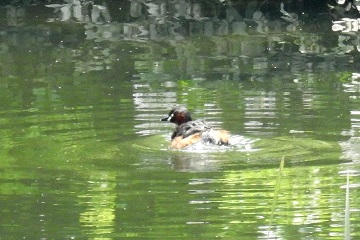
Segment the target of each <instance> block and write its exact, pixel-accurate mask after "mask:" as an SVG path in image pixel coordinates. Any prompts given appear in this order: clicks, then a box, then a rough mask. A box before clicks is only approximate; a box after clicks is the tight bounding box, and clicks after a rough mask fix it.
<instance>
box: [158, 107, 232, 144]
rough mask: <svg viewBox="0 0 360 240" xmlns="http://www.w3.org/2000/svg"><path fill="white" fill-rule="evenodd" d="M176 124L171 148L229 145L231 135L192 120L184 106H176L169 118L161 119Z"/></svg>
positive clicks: (202, 122) (202, 121)
mask: <svg viewBox="0 0 360 240" xmlns="http://www.w3.org/2000/svg"><path fill="white" fill-rule="evenodd" d="M160 121H167V122H171V123H175V124H176V128H175V130H174V132H173V133H172V135H171V144H170V147H171V148H174V149H184V148H186V147H188V146H191V145H193V144H195V143H198V142H202V143H205V144H215V145H229V139H230V133H229V132H228V131H226V130H215V129H214V128H213V127H212V126H211V125H209V124H208V123H206V122H205V121H204V120H192V118H191V115H190V112H189V111H188V109H187V108H186V107H184V106H175V107H174V108H172V109H171V111H170V112H169V114H168V116H166V117H164V118H162V119H160Z"/></svg>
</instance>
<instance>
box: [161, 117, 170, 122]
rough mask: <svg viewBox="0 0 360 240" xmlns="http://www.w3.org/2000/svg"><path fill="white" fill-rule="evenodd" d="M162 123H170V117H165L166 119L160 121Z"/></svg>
mask: <svg viewBox="0 0 360 240" xmlns="http://www.w3.org/2000/svg"><path fill="white" fill-rule="evenodd" d="M160 121H162V122H167V121H170V117H169V116H168V117H164V118H162V119H160Z"/></svg>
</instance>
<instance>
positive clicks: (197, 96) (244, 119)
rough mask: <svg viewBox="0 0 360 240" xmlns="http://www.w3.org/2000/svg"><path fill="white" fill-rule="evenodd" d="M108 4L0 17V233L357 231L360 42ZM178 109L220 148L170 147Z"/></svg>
mask: <svg viewBox="0 0 360 240" xmlns="http://www.w3.org/2000/svg"><path fill="white" fill-rule="evenodd" d="M125 2H126V3H127V4H125ZM199 2H201V1H199ZM122 4H123V6H129V9H130V10H129V9H128V10H129V11H130V15H131V17H129V18H128V19H127V21H123V22H121V21H120V20H121V19H118V21H112V20H110V19H107V17H108V18H110V15H106V14H110V13H108V12H106V9H108V8H110V6H108V7H106V6H105V5H104V6H102V7H100V6H98V5H96V6H94V8H93V10H92V11H93V14H94V15H95V14H98V15H96V16H102V17H99V18H98V19H96V18H95V16H94V15H92V21H90V20H89V19H87V20H86V19H82V21H80V20H81V19H79V16H78V15H76V14H75V13H76V11H75V10H76V8H77V7H79V8H81V6H78V5H76V4H75V2H74V3H73V5H71V4H70V5H71V6H72V7H73V8H69V5H66V4H65V5H60V4H59V5H48V6H44V5H30V6H21V7H19V6H15V7H14V6H8V7H6V8H5V7H4V8H1V12H2V13H6V14H7V15H6V16H7V17H6V18H2V19H1V21H2V23H1V26H2V30H1V34H0V38H1V50H0V51H1V55H0V134H1V138H0V146H1V148H0V149H1V150H0V173H1V174H0V204H1V209H0V239H122V238H134V239H148V238H151V239H214V238H224V239H351V238H352V239H357V238H359V237H360V214H359V211H360V209H359V203H360V192H359V178H358V175H359V170H360V164H359V162H360V138H359V137H360V124H359V123H360V104H359V103H360V98H359V96H360V94H359V93H360V80H359V78H360V73H359V72H357V71H358V69H357V67H358V64H357V62H358V60H359V59H358V58H359V56H358V55H359V53H358V52H357V49H356V46H355V44H356V41H355V40H356V39H357V35H356V34H358V33H353V34H352V35H344V34H342V33H341V34H338V33H335V32H332V31H331V26H330V28H328V29H327V27H329V26H328V25H326V24H324V25H321V26H324V29H322V30H323V31H322V32H321V31H318V32H316V31H312V32H311V31H305V30H301V29H300V26H299V25H294V26H291V27H295V28H296V30H297V31H291V32H290V31H289V30H288V28H287V27H289V25H290V23H286V22H285V23H284V22H282V23H281V22H280V23H279V22H275V21H274V22H262V23H261V22H259V21H257V22H256V21H255V22H253V23H249V22H248V21H240V20H239V21H234V20H229V19H226V20H222V21H215V20H214V21H204V19H200V20H199V19H197V20H196V21H194V19H192V21H189V25H188V26H187V27H188V29H187V30H188V31H189V34H184V33H183V32H182V31H180V30H184V29H183V28H181V27H180V26H179V25H181V24H183V22H181V21H179V22H171V23H168V22H166V23H163V22H162V21H163V19H162V18H161V19H157V18H155V17H154V16H152V15H151V14H150V16H148V18H146V19H144V18H143V17H144V16H142V15H141V14H140V12H141V11H140V10H141V4H140V3H139V2H136V3H135V2H131V1H129V2H127V1H123V3H122ZM154 4H155V3H154ZM155 5H156V4H155ZM196 6H198V5H196ZM196 6H193V7H194V8H195V7H196ZM199 6H202V5H199ZM152 7H154V6H152ZM139 9H140V10H139ZM150 9H151V6H150ZM228 10H229V9H228ZM230 10H231V9H230ZM230 10H229V11H230ZM72 11H73V12H72ZM96 11H99V12H100V13H99V12H96ZM104 11H105V12H104ZM139 11H140V12H139ZM149 11H150V10H149ZM150 12H151V11H150ZM29 13H34V14H33V15H32V16H29V15H31V14H29ZM59 13H62V15H59ZM67 14H70V15H72V14H73V16H72V17H68V19H64V18H66V16H68V15H67ZM83 14H84V13H83ZM113 14H114V13H113ZM120 15H121V14H120ZM120 15H119V16H120ZM25 16H26V18H25ZM84 16H85V17H86V16H87V17H89V16H88V15H86V14H85V15H84ZM121 16H122V15H121ZM254 16H255V15H254ZM113 18H114V16H113ZM119 18H120V17H119ZM24 19H27V21H25V20H24ZM99 19H101V21H103V22H97V20H98V21H100V20H99ZM130 20H131V21H130ZM263 20H264V19H263ZM125 22H126V23H125ZM265 23H266V24H270V23H272V24H273V25H271V26H270V25H269V27H268V28H264V29H266V30H267V31H268V32H266V33H265V32H264V31H265V30H264V31H262V30H261V29H260V30H259V27H264V26H262V25H261V24H265ZM166 24H169V25H171V26H172V27H173V29H171V28H170V27H169V26H168V25H166ZM176 24H179V25H176ZM226 24H228V25H231V24H232V25H231V26H232V28H230V27H229V29H232V30H231V31H233V32H228V31H225V30H226V26H228V25H226ZM276 24H280V25H279V26H280V27H279V28H276V31H273V32H271V31H270V30H271V29H272V30H274V28H275V27H274V26H275V25H276ZM292 24H293V23H292ZM319 24H320V23H319ZM224 26H225V27H224ZM256 26H257V27H258V28H257V30H256V31H253V30H251V29H252V28H254V27H256ZM146 27H148V29H146ZM236 27H238V28H236ZM243 27H244V28H245V29H247V30H246V31H245V32H242V31H240V30H241V29H243ZM302 27H303V28H306V25H304V26H302ZM163 28H166V31H165V30H164V31H163ZM269 28H270V30H269ZM320 28H321V27H320ZM154 29H155V30H154ZM174 29H175V30H176V31H175V30H174ZM224 29H225V30H224ZM249 29H250V30H249ZM262 29H263V28H262ZM170 30H174V31H175V32H172V31H170ZM235 30H236V31H235ZM152 31H153V32H152ZM229 31H230V30H229ZM155 33H156V34H155ZM344 39H345V40H344ZM177 104H181V105H184V106H187V107H188V108H189V109H190V110H191V113H192V116H193V118H196V119H205V120H206V121H207V122H209V123H211V124H212V125H213V126H214V127H216V128H223V129H226V130H228V131H230V132H231V134H232V140H233V143H234V144H233V145H232V146H203V147H200V148H192V149H187V150H172V149H169V148H168V145H169V141H170V135H171V133H172V131H173V129H174V125H173V124H171V123H164V122H160V121H159V120H160V118H162V117H164V116H166V115H167V114H168V112H169V110H170V109H171V108H172V107H173V106H175V105H177Z"/></svg>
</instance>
